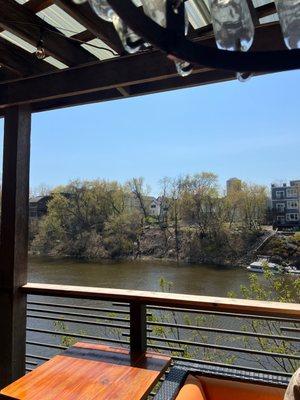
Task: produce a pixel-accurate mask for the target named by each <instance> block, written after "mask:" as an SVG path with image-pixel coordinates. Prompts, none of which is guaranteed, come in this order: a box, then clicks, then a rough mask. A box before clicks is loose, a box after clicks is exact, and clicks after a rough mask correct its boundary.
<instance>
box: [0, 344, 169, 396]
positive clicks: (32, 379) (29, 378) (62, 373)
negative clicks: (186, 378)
mask: <svg viewBox="0 0 300 400" xmlns="http://www.w3.org/2000/svg"><path fill="white" fill-rule="evenodd" d="M170 361H171V360H170V358H169V357H166V356H163V355H160V354H156V353H147V354H145V355H143V356H139V357H130V355H129V351H128V350H126V349H121V348H113V347H109V346H102V345H96V344H90V343H76V344H75V345H74V346H73V347H71V348H69V349H68V350H66V351H65V352H64V353H62V354H61V355H58V356H55V357H54V358H52V359H51V360H50V361H48V362H46V363H45V364H43V365H41V366H39V367H38V368H36V369H35V370H34V371H32V372H30V373H29V374H27V375H25V376H23V377H22V378H20V379H19V380H17V381H16V382H14V383H12V384H11V385H9V386H7V387H6V388H4V389H3V390H1V391H0V399H9V398H11V399H18V400H141V399H145V398H146V397H147V395H148V394H149V393H150V391H151V390H152V388H153V387H154V386H155V384H156V383H157V381H158V379H159V378H160V377H161V375H162V374H163V373H164V371H165V370H166V369H167V367H168V366H169V364H170ZM1 395H2V396H1ZM6 396H8V397H6Z"/></svg>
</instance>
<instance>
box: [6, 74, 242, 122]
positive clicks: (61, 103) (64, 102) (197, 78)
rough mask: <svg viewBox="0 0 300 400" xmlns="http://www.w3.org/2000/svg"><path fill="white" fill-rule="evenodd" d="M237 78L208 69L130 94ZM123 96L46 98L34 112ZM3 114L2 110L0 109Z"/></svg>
mask: <svg viewBox="0 0 300 400" xmlns="http://www.w3.org/2000/svg"><path fill="white" fill-rule="evenodd" d="M233 79H235V74H234V73H232V72H225V71H208V72H201V73H199V74H193V75H191V76H189V77H187V78H186V79H184V80H183V79H182V78H181V77H179V76H175V77H172V78H167V79H163V80H160V81H157V82H149V83H143V84H137V85H132V86H130V87H128V88H127V90H128V89H129V93H130V94H129V96H130V97H136V96H143V95H147V94H152V93H159V92H166V91H170V90H176V89H184V88H187V87H195V86H202V85H208V84H212V83H219V82H224V81H228V80H233ZM121 98H123V96H122V95H121V94H120V92H119V91H118V90H116V89H107V90H101V91H97V92H92V93H86V94H81V95H77V96H70V97H65V98H61V99H55V100H46V101H42V102H40V103H35V104H33V105H32V107H33V108H32V110H33V112H40V111H46V110H53V109H57V108H65V107H74V106H79V105H85V104H93V103H101V102H104V101H105V102H107V101H111V100H118V99H121ZM0 116H1V110H0Z"/></svg>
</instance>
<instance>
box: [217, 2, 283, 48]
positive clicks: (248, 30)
mask: <svg viewBox="0 0 300 400" xmlns="http://www.w3.org/2000/svg"><path fill="white" fill-rule="evenodd" d="M280 1H282V0H280ZM283 1H286V0H283ZM209 2H210V11H211V18H212V24H213V28H214V34H215V39H216V43H217V46H218V48H219V49H222V50H230V51H248V50H249V49H250V47H251V45H252V43H253V39H254V25H253V21H252V18H251V13H250V10H249V7H248V4H247V0H209Z"/></svg>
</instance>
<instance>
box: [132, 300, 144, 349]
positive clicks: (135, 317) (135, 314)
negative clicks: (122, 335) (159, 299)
mask: <svg viewBox="0 0 300 400" xmlns="http://www.w3.org/2000/svg"><path fill="white" fill-rule="evenodd" d="M146 350H147V319H146V305H145V304H143V303H139V302H131V303H130V353H131V355H132V356H133V357H135V356H140V355H141V354H143V353H145V352H146Z"/></svg>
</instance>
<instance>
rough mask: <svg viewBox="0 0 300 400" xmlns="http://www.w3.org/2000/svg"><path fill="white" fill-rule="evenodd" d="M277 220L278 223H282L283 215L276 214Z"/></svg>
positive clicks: (283, 220)
mask: <svg viewBox="0 0 300 400" xmlns="http://www.w3.org/2000/svg"><path fill="white" fill-rule="evenodd" d="M277 222H278V223H279V224H284V223H285V218H284V216H283V215H278V216H277Z"/></svg>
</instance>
